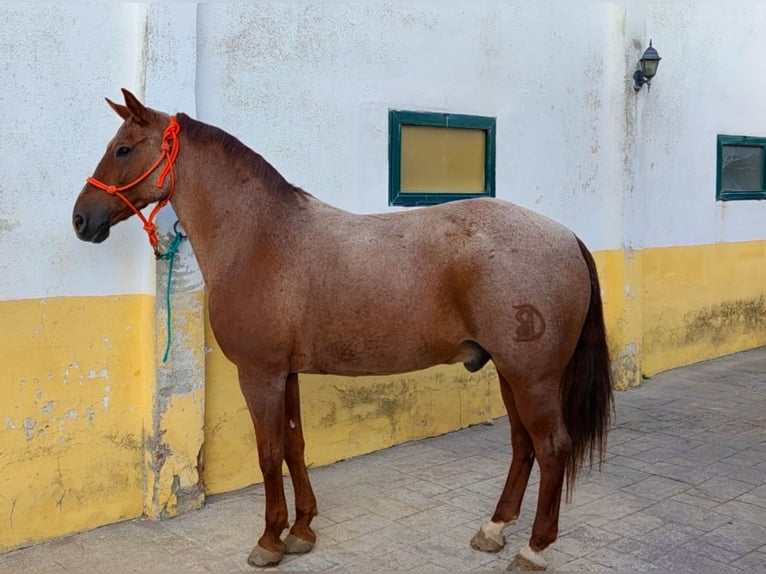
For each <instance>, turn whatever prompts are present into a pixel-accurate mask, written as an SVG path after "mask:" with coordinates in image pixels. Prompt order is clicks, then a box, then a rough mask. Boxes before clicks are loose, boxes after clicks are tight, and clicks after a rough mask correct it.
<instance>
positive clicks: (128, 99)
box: [122, 88, 149, 125]
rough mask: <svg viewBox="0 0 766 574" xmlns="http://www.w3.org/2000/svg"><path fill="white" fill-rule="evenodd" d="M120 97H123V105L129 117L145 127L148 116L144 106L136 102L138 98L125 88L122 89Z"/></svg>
mask: <svg viewBox="0 0 766 574" xmlns="http://www.w3.org/2000/svg"><path fill="white" fill-rule="evenodd" d="M122 95H123V96H125V105H126V106H127V109H128V111H129V112H130V115H131V117H132V118H133V119H134V120H136V121H137V122H138V123H139V124H141V125H145V124H146V123H147V120H148V119H149V117H148V116H149V114H148V112H147V110H146V107H145V106H144V104H142V103H141V102H139V101H138V98H136V96H134V95H133V94H131V93H130V92H129V91H128V90H126V89H125V88H122Z"/></svg>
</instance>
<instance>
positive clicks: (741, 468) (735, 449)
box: [0, 347, 766, 571]
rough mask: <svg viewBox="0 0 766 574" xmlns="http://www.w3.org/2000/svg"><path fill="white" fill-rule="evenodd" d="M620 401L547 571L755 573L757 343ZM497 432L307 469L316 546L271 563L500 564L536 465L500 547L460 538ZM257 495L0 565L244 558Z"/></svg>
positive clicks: (234, 563) (762, 488)
mask: <svg viewBox="0 0 766 574" xmlns="http://www.w3.org/2000/svg"><path fill="white" fill-rule="evenodd" d="M616 398H617V420H616V424H615V428H614V430H613V431H612V432H611V434H610V438H609V446H608V460H607V462H606V464H605V466H604V468H603V471H602V472H601V473H598V472H595V471H594V472H591V473H590V474H586V473H584V474H583V480H582V481H581V482H580V484H579V487H578V489H577V491H576V492H575V496H574V500H573V502H572V503H571V504H569V505H563V506H562V513H561V523H560V535H559V539H558V541H557V542H556V543H555V544H554V545H553V546H552V547H551V548H550V549H548V550H547V551H546V552H545V554H544V556H546V558H547V559H548V561H549V563H550V568H551V569H559V570H570V571H571V570H621V571H625V570H633V571H636V570H655V569H662V570H687V571H709V570H715V571H722V570H723V571H725V570H766V347H764V348H761V349H756V350H754V351H748V352H745V353H739V354H736V355H731V356H728V357H724V358H721V359H716V360H713V361H707V362H704V363H699V364H696V365H692V366H689V367H684V368H680V369H676V370H673V371H669V372H666V373H663V374H660V375H658V376H656V377H654V378H652V379H651V380H649V381H646V382H645V384H644V386H643V387H641V388H639V389H634V390H631V391H629V392H625V393H618V394H617V397H616ZM508 435H509V432H508V422H507V419H505V418H503V419H498V420H496V421H495V422H494V424H493V425H486V426H485V425H479V426H475V427H471V428H469V429H465V430H462V431H459V432H454V433H451V434H448V435H444V436H440V437H437V438H433V439H427V440H422V441H418V442H413V443H408V444H404V445H401V446H397V447H393V448H390V449H387V450H384V451H380V452H377V453H373V454H370V455H367V456H362V457H359V458H356V459H353V460H348V461H343V462H340V463H337V464H334V465H331V466H329V467H325V468H318V469H314V470H312V471H311V473H310V474H311V477H312V482H313V484H314V488H315V491H316V493H317V497H318V499H319V505H320V515H319V516H318V517H317V518H316V519H315V521H314V525H315V528H316V531H317V534H318V542H317V545H316V547H315V548H314V550H313V551H312V552H311V553H310V554H306V555H303V556H287V557H286V558H285V559H284V561H283V562H282V564H281V565H280V566H279V567H278V568H277V570H337V569H343V570H351V571H368V570H389V571H390V570H421V571H431V570H504V569H505V568H506V567H507V565H508V564H509V563H510V561H511V560H512V558H513V556H514V554H515V553H516V551H517V550H518V549H519V548H520V547H521V546H522V545H523V544H525V543H526V539H527V537H528V536H529V533H530V529H531V526H532V520H533V517H534V508H535V506H534V504H535V502H536V494H537V493H536V490H537V471H536V470H535V473H534V474H533V476H532V480H531V481H530V489H529V490H528V494H527V498H526V500H525V504H524V507H523V508H522V514H521V517H520V519H519V521H518V523H517V524H516V525H514V526H512V527H510V528H509V529H508V530H507V531H506V533H507V538H508V544H507V545H506V547H505V548H504V549H503V550H502V551H500V552H499V553H497V554H485V553H481V552H477V551H474V550H472V549H471V547H470V545H469V541H470V539H471V537H472V535H473V534H474V533H475V531H476V530H477V529H478V527H479V526H480V525H481V523H482V522H483V521H484V520H486V519H487V518H488V517H489V516H490V515H491V514H492V511H493V509H494V505H495V503H496V502H497V498H498V496H499V494H500V490H501V488H502V485H503V483H504V480H505V476H506V473H507V470H508V464H509V455H510V446H509V438H508ZM309 440H311V438H310V437H309ZM286 483H287V489H288V492H289V493H291V491H290V486H289V480H288V481H286ZM263 507H264V496H263V488H262V487H261V486H254V487H250V488H247V489H244V490H241V491H238V492H235V493H230V494H225V495H219V496H212V497H210V498H209V499H208V504H207V506H206V507H205V508H204V509H202V510H200V511H198V512H195V513H192V514H188V515H185V516H181V517H179V518H175V519H173V520H168V521H164V522H150V521H145V520H134V521H130V522H124V523H120V524H116V525H112V526H106V527H103V528H99V529H96V530H92V531H90V532H85V533H82V534H78V535H75V536H69V537H66V538H63V539H60V540H55V541H52V542H47V543H43V544H39V545H36V546H32V547H29V548H26V549H21V550H16V551H13V552H8V553H5V554H3V555H0V570H3V571H9V570H11V571H19V570H61V569H65V570H92V569H96V570H104V571H115V570H147V571H152V570H162V569H171V568H172V569H174V570H248V569H250V568H249V567H248V566H247V563H246V558H247V555H248V553H249V552H250V549H251V548H252V546H253V545H254V543H255V541H256V539H257V536H258V535H259V534H260V529H261V526H262V520H263V518H262V516H263Z"/></svg>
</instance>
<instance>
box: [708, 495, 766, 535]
mask: <svg viewBox="0 0 766 574" xmlns="http://www.w3.org/2000/svg"><path fill="white" fill-rule="evenodd" d="M715 511H716V512H718V513H720V514H723V515H726V516H729V517H731V518H740V519H742V520H744V521H746V522H752V523H753V524H757V525H759V526H763V527H766V512H764V510H763V508H761V507H760V506H756V505H754V504H748V503H746V502H740V501H738V500H730V501H729V502H725V503H723V504H721V505H720V506H716V507H715ZM764 540H766V538H764Z"/></svg>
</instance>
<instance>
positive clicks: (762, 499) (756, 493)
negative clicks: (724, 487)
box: [737, 484, 766, 508]
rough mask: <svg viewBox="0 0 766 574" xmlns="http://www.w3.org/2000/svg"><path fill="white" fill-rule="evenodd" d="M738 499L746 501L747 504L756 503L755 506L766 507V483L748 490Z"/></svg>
mask: <svg viewBox="0 0 766 574" xmlns="http://www.w3.org/2000/svg"><path fill="white" fill-rule="evenodd" d="M737 500H738V501H739V502H746V503H747V504H754V505H755V506H760V507H762V508H766V484H764V485H763V486H759V487H757V488H754V489H752V490H750V491H748V492H746V493H745V494H743V495H742V496H740V497H739V498H737Z"/></svg>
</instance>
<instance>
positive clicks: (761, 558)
mask: <svg viewBox="0 0 766 574" xmlns="http://www.w3.org/2000/svg"><path fill="white" fill-rule="evenodd" d="M731 565H732V566H735V567H737V568H740V569H741V570H748V571H752V572H763V571H766V552H751V553H750V554H747V555H745V556H743V557H742V558H739V559H737V560H735V561H734V562H732V563H731Z"/></svg>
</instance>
